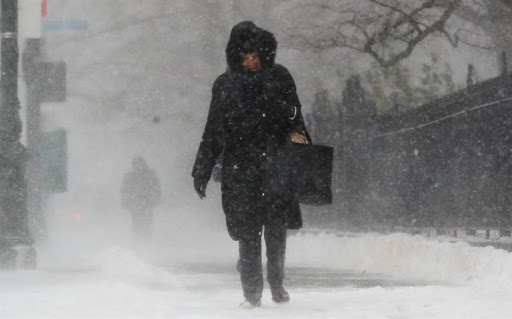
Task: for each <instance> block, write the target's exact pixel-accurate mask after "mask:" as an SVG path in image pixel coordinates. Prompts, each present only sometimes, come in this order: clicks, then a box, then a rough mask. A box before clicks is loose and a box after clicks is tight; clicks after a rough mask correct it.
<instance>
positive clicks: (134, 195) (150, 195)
mask: <svg viewBox="0 0 512 319" xmlns="http://www.w3.org/2000/svg"><path fill="white" fill-rule="evenodd" d="M160 196H161V190H160V183H159V181H158V178H157V176H156V174H155V172H154V171H153V170H152V169H151V168H149V166H148V164H147V163H146V161H145V160H144V158H143V157H142V156H135V157H134V158H133V160H132V168H131V170H130V171H129V172H127V173H126V174H125V175H124V177H123V182H122V185H121V206H122V207H123V208H124V209H126V210H128V211H129V212H130V215H131V218H132V233H133V236H134V238H135V239H137V240H144V239H147V238H149V236H150V235H151V228H152V226H153V211H154V209H155V208H156V206H157V205H158V204H159V203H160Z"/></svg>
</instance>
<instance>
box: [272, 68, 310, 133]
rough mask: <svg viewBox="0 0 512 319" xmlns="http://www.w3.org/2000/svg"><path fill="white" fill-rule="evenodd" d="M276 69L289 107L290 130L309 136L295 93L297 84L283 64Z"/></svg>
mask: <svg viewBox="0 0 512 319" xmlns="http://www.w3.org/2000/svg"><path fill="white" fill-rule="evenodd" d="M277 69H278V72H279V79H280V82H281V85H282V90H283V94H284V101H285V102H286V105H288V106H290V109H291V111H290V116H289V122H290V125H291V130H292V131H296V132H305V133H306V135H307V136H308V138H309V134H308V133H307V129H306V124H305V123H304V117H303V116H302V110H301V104H300V101H299V96H298V95H297V86H296V85H295V81H294V80H293V77H292V75H291V74H290V72H289V71H288V70H287V69H286V68H285V67H284V66H282V65H277Z"/></svg>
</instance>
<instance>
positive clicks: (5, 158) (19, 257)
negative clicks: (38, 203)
mask: <svg viewBox="0 0 512 319" xmlns="http://www.w3.org/2000/svg"><path fill="white" fill-rule="evenodd" d="M0 1H1V21H0V35H1V49H0V51H1V53H0V55H1V66H0V70H1V72H0V75H1V79H0V268H17V267H22V268H26V267H29V268H32V267H35V259H36V258H35V250H34V248H33V247H32V244H33V239H32V236H31V235H30V232H29V230H28V223H27V184H26V181H25V170H26V161H27V158H26V150H25V147H24V146H23V144H22V143H21V142H20V138H21V132H22V123H21V118H20V114H19V111H20V102H19V99H18V61H19V51H18V1H17V0H0Z"/></svg>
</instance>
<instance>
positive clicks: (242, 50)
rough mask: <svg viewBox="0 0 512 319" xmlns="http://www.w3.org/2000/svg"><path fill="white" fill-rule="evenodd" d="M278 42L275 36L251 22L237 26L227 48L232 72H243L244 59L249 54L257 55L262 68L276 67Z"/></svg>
mask: <svg viewBox="0 0 512 319" xmlns="http://www.w3.org/2000/svg"><path fill="white" fill-rule="evenodd" d="M276 50H277V41H276V39H275V37H274V35H273V34H272V33H270V32H268V31H266V30H264V29H261V28H259V27H257V26H256V25H255V24H254V23H253V22H251V21H244V22H240V23H238V24H236V25H235V26H234V27H233V29H231V34H230V36H229V41H228V44H227V46H226V60H227V63H228V66H229V69H230V70H232V71H241V70H242V64H241V62H242V57H243V56H244V55H245V54H247V53H251V52H253V53H257V54H258V56H259V58H260V62H261V67H262V68H269V67H271V66H273V65H274V61H275V57H276Z"/></svg>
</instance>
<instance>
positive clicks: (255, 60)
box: [242, 53, 260, 72]
mask: <svg viewBox="0 0 512 319" xmlns="http://www.w3.org/2000/svg"><path fill="white" fill-rule="evenodd" d="M242 66H243V68H244V69H245V70H246V71H251V72H252V71H256V70H257V69H258V68H259V67H260V58H259V57H258V55H257V54H256V53H247V54H246V55H244V56H243V58H242Z"/></svg>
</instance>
